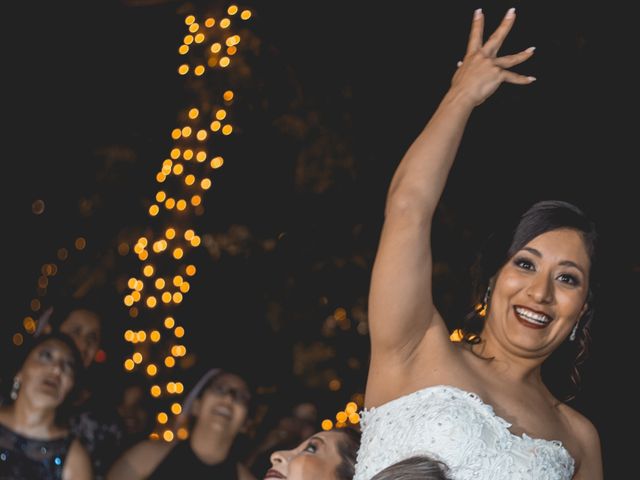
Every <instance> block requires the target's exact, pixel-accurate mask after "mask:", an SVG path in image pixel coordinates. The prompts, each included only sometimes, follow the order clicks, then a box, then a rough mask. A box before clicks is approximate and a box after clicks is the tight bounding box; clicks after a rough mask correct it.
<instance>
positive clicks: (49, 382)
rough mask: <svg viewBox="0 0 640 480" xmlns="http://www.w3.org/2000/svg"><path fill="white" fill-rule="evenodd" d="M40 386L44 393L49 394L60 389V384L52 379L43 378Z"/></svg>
mask: <svg viewBox="0 0 640 480" xmlns="http://www.w3.org/2000/svg"><path fill="white" fill-rule="evenodd" d="M41 385H42V386H43V387H44V390H45V391H47V392H51V393H57V392H58V389H59V388H60V382H59V381H57V380H54V379H52V378H45V379H44V380H42V382H41Z"/></svg>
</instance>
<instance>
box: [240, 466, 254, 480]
mask: <svg viewBox="0 0 640 480" xmlns="http://www.w3.org/2000/svg"><path fill="white" fill-rule="evenodd" d="M238 479H239V480H256V477H254V476H253V474H252V473H251V471H250V470H249V469H248V468H247V467H246V466H245V465H243V464H242V463H238Z"/></svg>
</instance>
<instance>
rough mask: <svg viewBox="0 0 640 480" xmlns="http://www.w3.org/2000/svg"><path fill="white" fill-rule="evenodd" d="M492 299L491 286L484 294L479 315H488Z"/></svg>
mask: <svg viewBox="0 0 640 480" xmlns="http://www.w3.org/2000/svg"><path fill="white" fill-rule="evenodd" d="M490 298H491V285H489V286H488V287H487V291H486V292H484V297H483V298H482V306H481V307H480V310H479V311H478V315H480V316H481V317H484V316H485V315H486V314H487V309H488V308H489V299H490Z"/></svg>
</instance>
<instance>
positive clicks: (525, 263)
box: [513, 257, 536, 270]
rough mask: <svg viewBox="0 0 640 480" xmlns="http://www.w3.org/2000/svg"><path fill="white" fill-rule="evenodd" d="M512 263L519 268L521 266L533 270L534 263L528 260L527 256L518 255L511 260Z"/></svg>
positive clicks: (534, 267)
mask: <svg viewBox="0 0 640 480" xmlns="http://www.w3.org/2000/svg"><path fill="white" fill-rule="evenodd" d="M513 264H514V265H516V266H517V267H519V268H522V269H524V270H535V269H536V266H535V265H534V263H533V262H532V261H531V260H529V259H528V258H524V257H518V258H516V259H515V260H514V261H513Z"/></svg>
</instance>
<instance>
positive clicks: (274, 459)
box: [270, 450, 291, 467]
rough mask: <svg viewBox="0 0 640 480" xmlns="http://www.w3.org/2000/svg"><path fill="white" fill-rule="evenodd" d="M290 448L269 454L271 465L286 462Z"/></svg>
mask: <svg viewBox="0 0 640 480" xmlns="http://www.w3.org/2000/svg"><path fill="white" fill-rule="evenodd" d="M290 452H291V450H277V451H275V452H273V453H272V454H271V457H270V460H271V465H272V466H274V467H275V466H276V465H277V464H286V463H287V462H288V459H289V454H290Z"/></svg>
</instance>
